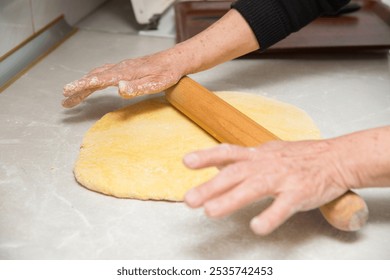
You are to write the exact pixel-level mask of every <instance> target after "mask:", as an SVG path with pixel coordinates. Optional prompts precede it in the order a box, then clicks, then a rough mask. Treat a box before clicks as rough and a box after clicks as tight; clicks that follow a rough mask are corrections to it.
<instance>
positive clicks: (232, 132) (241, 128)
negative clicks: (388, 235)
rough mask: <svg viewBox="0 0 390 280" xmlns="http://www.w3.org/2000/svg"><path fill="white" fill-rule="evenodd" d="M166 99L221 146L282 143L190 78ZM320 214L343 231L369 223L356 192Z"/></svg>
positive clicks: (322, 210)
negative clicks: (221, 144) (273, 141)
mask: <svg viewBox="0 0 390 280" xmlns="http://www.w3.org/2000/svg"><path fill="white" fill-rule="evenodd" d="M165 96H166V99H167V100H168V102H169V103H171V104H172V105H173V106H174V107H175V108H176V109H178V110H179V111H180V112H182V113H183V114H184V115H186V116H187V117H188V118H190V119H191V120H192V121H194V122H195V123H196V124H198V125H199V126H200V127H201V128H203V129H204V130H206V131H207V132H208V133H209V134H210V135H212V136H213V137H214V138H215V139H217V140H218V141H220V142H223V143H230V144H236V145H241V146H258V145H260V144H262V143H265V142H267V141H272V140H280V139H279V138H278V137H277V136H275V135H274V134H272V133H271V132H270V131H268V130H267V129H265V128H264V127H262V126H261V125H259V124H258V123H256V122H255V121H253V120H252V119H250V118H249V117H247V116H246V115H244V114H243V113H241V112H240V111H238V110H237V109H236V108H234V107H233V106H231V105H230V104H228V103H227V102H225V101H224V100H222V99H221V98H219V97H218V96H216V95H215V94H213V93H212V92H210V91H208V90H207V89H206V88H204V87H203V86H201V85H199V84H198V83H196V82H195V81H194V80H192V79H190V78H189V77H183V78H182V79H181V80H180V81H179V82H178V83H177V84H176V85H175V86H173V87H171V88H169V89H168V90H167V91H166V92H165ZM320 211H321V213H322V215H323V216H324V217H325V219H326V220H327V221H328V222H329V223H330V224H331V225H332V226H334V227H335V228H337V229H340V230H343V231H357V230H359V229H360V228H361V227H362V226H363V225H364V224H365V223H366V221H367V219H368V208H367V205H366V203H365V202H364V200H363V199H362V198H361V197H360V196H359V195H357V194H356V193H354V192H352V191H348V192H347V193H345V194H344V195H342V196H340V197H339V198H337V199H335V200H334V201H332V202H330V203H328V204H326V205H323V206H321V207H320Z"/></svg>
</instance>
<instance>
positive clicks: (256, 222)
mask: <svg viewBox="0 0 390 280" xmlns="http://www.w3.org/2000/svg"><path fill="white" fill-rule="evenodd" d="M250 227H251V229H252V230H253V232H254V233H255V234H258V235H266V234H268V224H267V223H265V222H263V221H261V220H260V219H257V218H253V219H252V220H251V223H250Z"/></svg>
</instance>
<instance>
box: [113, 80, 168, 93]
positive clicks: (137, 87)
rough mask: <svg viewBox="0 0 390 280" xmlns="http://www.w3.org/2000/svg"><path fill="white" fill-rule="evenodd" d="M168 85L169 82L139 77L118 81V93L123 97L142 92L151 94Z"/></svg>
mask: <svg viewBox="0 0 390 280" xmlns="http://www.w3.org/2000/svg"><path fill="white" fill-rule="evenodd" d="M169 86H170V84H169V83H166V82H161V81H154V80H151V79H147V78H144V79H140V80H135V81H124V80H122V81H119V83H118V88H119V95H120V96H122V97H123V98H132V97H135V96H139V95H144V94H152V93H158V92H161V91H163V90H164V89H166V88H168V87H169Z"/></svg>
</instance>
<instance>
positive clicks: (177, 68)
mask: <svg viewBox="0 0 390 280" xmlns="http://www.w3.org/2000/svg"><path fill="white" fill-rule="evenodd" d="M176 59H177V58H176V57H175V55H174V54H172V53H171V52H169V51H163V52H160V53H156V54H153V55H150V56H145V57H141V58H136V59H128V60H124V61H122V62H120V63H117V64H105V65H103V66H100V67H98V68H95V69H93V70H92V71H90V72H89V73H88V74H87V75H85V76H84V77H82V78H81V79H79V80H76V81H74V82H72V83H69V84H67V85H65V87H64V96H65V97H66V99H65V100H64V101H63V102H62V105H63V106H64V107H66V108H71V107H74V106H76V105H77V104H79V103H81V102H82V101H83V100H84V99H85V98H87V97H88V96H89V95H90V94H92V93H93V92H95V91H97V90H102V89H104V88H106V87H109V86H117V87H118V89H119V94H120V95H121V96H122V97H123V98H132V97H135V96H138V95H142V94H149V93H158V92H161V91H163V90H164V89H167V88H168V87H170V86H172V85H174V84H175V83H177V82H178V81H179V79H180V78H181V77H182V76H183V75H184V74H183V70H182V69H181V64H179V63H177V62H176Z"/></svg>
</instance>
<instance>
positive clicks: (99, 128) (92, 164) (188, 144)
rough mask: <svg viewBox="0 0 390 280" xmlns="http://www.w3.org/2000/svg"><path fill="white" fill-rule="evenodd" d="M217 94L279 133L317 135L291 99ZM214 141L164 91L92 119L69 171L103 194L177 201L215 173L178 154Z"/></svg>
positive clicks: (291, 137)
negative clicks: (191, 166) (189, 165)
mask: <svg viewBox="0 0 390 280" xmlns="http://www.w3.org/2000/svg"><path fill="white" fill-rule="evenodd" d="M217 94H218V95H219V96H220V97H222V98H223V99H225V100H226V101H227V102H229V103H230V104H232V105H233V106H235V107H236V108H237V109H239V110H241V111H242V112H244V113H245V114H247V115H248V116H249V117H251V118H252V119H254V120H255V121H257V122H258V123H260V124H261V125H262V126H264V127H266V128H267V129H268V130H270V131H271V132H273V133H274V134H276V135H278V136H279V137H280V138H281V139H284V140H303V139H318V138H320V132H319V130H318V129H317V127H316V126H315V124H314V123H313V121H312V120H311V118H310V117H309V116H308V115H307V114H306V113H305V112H304V111H302V110H300V109H298V108H296V107H294V106H292V105H289V104H285V103H282V102H279V101H275V100H272V99H269V98H265V97H262V96H259V95H253V94H246V93H237V92H220V93H217ZM210 117H212V116H210ZM216 144H217V142H216V141H215V140H214V139H213V138H212V137H210V136H209V135H208V134H207V133H205V132H204V131H203V130H202V129H200V128H199V127H198V126H197V125H196V124H194V123H192V122H191V121H190V120H189V119H187V118H186V117H185V116H183V115H182V114H181V113H179V112H178V111H176V110H175V109H174V108H173V107H172V106H171V105H169V104H168V102H167V101H165V99H164V97H153V98H150V99H147V100H144V101H141V102H138V103H136V104H133V105H129V106H127V107H125V108H122V109H120V110H117V111H114V112H111V113H108V114H106V115H105V116H103V117H102V118H101V119H100V120H99V121H97V122H96V123H95V124H94V125H93V126H92V128H91V129H89V131H88V132H87V133H86V135H85V136H84V139H83V143H82V145H81V148H80V154H79V158H78V160H77V162H76V165H75V168H74V174H75V177H76V179H77V181H78V182H79V183H80V184H81V185H83V186H85V187H86V188H88V189H91V190H93V191H96V192H101V193H104V194H107V195H112V196H116V197H122V198H136V199H142V200H146V199H153V200H170V201H182V200H183V197H184V194H185V193H186V192H187V191H188V190H189V189H190V188H192V187H194V186H196V185H198V184H201V183H202V182H204V181H206V180H207V179H210V178H211V177H212V176H214V175H215V174H216V173H217V170H216V169H214V168H209V169H206V170H197V171H194V170H189V169H187V168H186V167H184V165H183V164H182V158H183V156H184V155H185V154H186V153H188V152H191V151H194V150H197V149H202V148H206V147H212V146H215V145H216Z"/></svg>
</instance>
